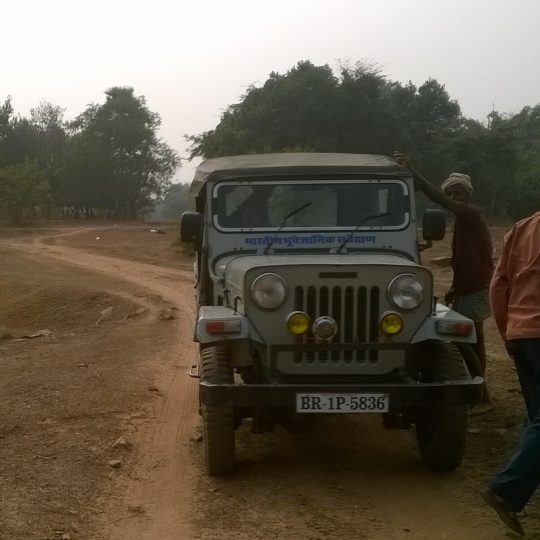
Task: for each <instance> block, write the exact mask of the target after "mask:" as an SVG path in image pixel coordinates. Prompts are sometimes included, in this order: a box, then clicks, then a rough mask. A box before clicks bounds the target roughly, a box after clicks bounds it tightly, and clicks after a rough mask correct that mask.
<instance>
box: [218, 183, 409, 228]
mask: <svg viewBox="0 0 540 540" xmlns="http://www.w3.org/2000/svg"><path fill="white" fill-rule="evenodd" d="M307 203H310V204H309V207H308V208H306V209H305V210H303V211H302V212H299V213H298V214H296V215H294V216H292V217H291V219H290V220H288V221H287V223H286V224H285V225H284V226H283V230H295V231H300V230H310V231H312V230H331V229H339V230H347V229H354V228H357V227H358V224H359V223H360V222H361V220H362V219H363V218H364V217H365V216H368V215H370V216H371V215H375V214H381V216H380V217H377V218H375V219H372V220H370V221H369V223H366V224H365V228H369V229H373V228H379V229H400V228H402V227H404V226H406V225H407V224H408V221H409V200H408V189H407V185H406V184H405V183H404V182H402V181H400V180H335V181H330V180H326V181H324V182H309V181H298V180H296V181H294V180H291V181H282V182H281V181H280V182H276V181H275V180H274V181H263V180H259V181H239V182H222V183H220V184H217V185H216V186H215V188H214V192H213V213H214V225H215V226H216V228H217V229H219V230H223V231H238V230H272V229H277V228H278V227H279V226H280V225H281V224H282V222H283V218H284V217H285V216H286V215H287V214H289V213H290V212H293V211H294V210H295V209H296V208H299V207H301V206H302V205H305V204H307ZM362 228H364V227H362Z"/></svg>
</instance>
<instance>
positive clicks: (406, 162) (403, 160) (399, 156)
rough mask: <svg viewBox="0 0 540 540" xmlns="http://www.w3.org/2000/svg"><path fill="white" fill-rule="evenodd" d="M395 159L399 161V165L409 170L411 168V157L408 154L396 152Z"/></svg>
mask: <svg viewBox="0 0 540 540" xmlns="http://www.w3.org/2000/svg"><path fill="white" fill-rule="evenodd" d="M394 159H395V160H396V161H397V164H398V165H400V166H401V167H406V168H408V169H410V168H411V160H410V159H409V156H408V155H407V154H404V153H403V152H398V151H397V150H396V151H395V152H394Z"/></svg>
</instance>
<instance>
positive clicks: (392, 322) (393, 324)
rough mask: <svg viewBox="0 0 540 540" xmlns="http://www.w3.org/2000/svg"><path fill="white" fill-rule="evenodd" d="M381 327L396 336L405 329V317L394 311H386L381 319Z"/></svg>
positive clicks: (382, 330)
mask: <svg viewBox="0 0 540 540" xmlns="http://www.w3.org/2000/svg"><path fill="white" fill-rule="evenodd" d="M379 328H380V329H381V332H382V333H383V334H386V335H387V336H395V335H397V334H399V333H400V332H401V331H402V330H403V319H402V318H401V317H400V316H399V315H398V314H397V313H394V312H392V311H389V312H387V313H384V314H383V316H382V317H381V320H380V321H379Z"/></svg>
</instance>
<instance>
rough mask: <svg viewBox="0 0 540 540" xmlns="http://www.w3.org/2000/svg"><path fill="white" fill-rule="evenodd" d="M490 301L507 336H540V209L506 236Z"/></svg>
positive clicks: (507, 337)
mask: <svg viewBox="0 0 540 540" xmlns="http://www.w3.org/2000/svg"><path fill="white" fill-rule="evenodd" d="M490 301H491V308H492V310H493V316H494V317H495V322H496V323H497V327H498V328H499V332H500V333H501V335H502V336H503V338H505V339H523V338H540V212H537V213H536V214H534V215H533V216H531V217H529V218H527V219H524V220H522V221H519V222H518V223H516V224H515V225H514V226H513V227H512V229H510V232H508V233H507V235H506V236H505V237H504V244H503V248H502V253H501V257H500V259H499V261H498V263H497V266H496V267H495V273H494V275H493V280H492V282H491V288H490Z"/></svg>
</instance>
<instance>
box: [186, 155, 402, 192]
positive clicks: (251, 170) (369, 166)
mask: <svg viewBox="0 0 540 540" xmlns="http://www.w3.org/2000/svg"><path fill="white" fill-rule="evenodd" d="M315 170H316V172H317V173H318V174H331V173H334V174H354V173H357V174H365V173H371V174H374V175H391V176H410V175H411V173H410V171H408V170H407V169H404V168H403V167H400V166H399V165H398V164H397V163H396V162H395V161H394V160H393V159H392V158H390V157H388V156H378V155H374V154H330V153H280V154H248V155H245V156H226V157H219V158H212V159H207V160H205V161H203V162H202V163H201V164H200V165H199V166H198V167H197V170H196V171H195V177H194V179H193V182H192V183H191V189H190V191H191V193H193V194H195V195H197V194H198V193H199V192H200V190H201V189H202V188H203V186H204V184H205V183H206V182H207V181H208V179H209V178H210V177H212V178H216V179H232V178H235V177H245V176H272V175H287V174H290V175H301V174H309V173H314V172H315Z"/></svg>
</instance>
